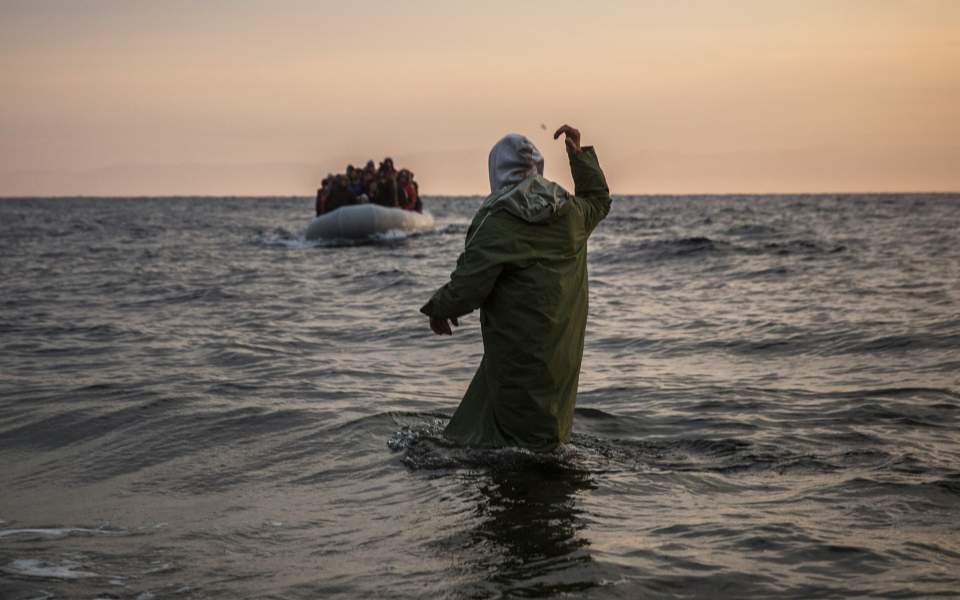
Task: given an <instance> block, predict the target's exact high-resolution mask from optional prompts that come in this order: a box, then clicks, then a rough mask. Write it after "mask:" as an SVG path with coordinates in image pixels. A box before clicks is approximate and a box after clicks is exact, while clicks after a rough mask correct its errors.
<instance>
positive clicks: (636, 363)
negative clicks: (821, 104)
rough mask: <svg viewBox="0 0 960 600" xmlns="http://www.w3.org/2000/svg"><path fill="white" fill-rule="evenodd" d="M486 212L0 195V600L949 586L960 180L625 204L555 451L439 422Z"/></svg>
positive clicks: (467, 329) (460, 346)
mask: <svg viewBox="0 0 960 600" xmlns="http://www.w3.org/2000/svg"><path fill="white" fill-rule="evenodd" d="M479 202H480V199H479V198H428V199H427V200H426V207H427V208H428V209H429V210H430V211H432V212H433V214H434V215H435V216H436V218H437V226H436V229H435V230H434V231H431V232H427V233H423V234H417V235H406V234H391V235H387V236H381V237H379V238H377V239H375V240H371V241H370V242H368V243H362V244H356V243H354V244H341V243H336V242H319V243H310V242H305V241H304V240H303V239H302V233H303V230H304V229H305V226H306V224H307V223H308V222H309V220H310V216H311V210H312V206H311V205H312V202H311V200H310V199H307V198H239V199H229V198H223V199H218V198H137V199H92V198H67V199H7V200H3V201H0V598H3V599H4V600H7V599H9V600H25V599H27V598H141V599H146V598H230V599H232V598H336V597H342V598H364V597H370V598H373V597H376V598H511V597H522V598H530V597H563V596H565V595H568V596H569V597H578V598H579V597H587V598H630V599H633V598H638V597H656V598H663V597H680V598H689V597H704V598H744V597H757V598H762V597H775V598H778V599H782V598H849V597H856V596H870V597H896V598H910V597H924V598H926V597H931V596H937V595H940V596H952V597H955V596H956V595H957V594H958V590H960V196H958V195H853V196H831V195H813V196H713V197H689V196H687V197H616V198H615V199H614V206H613V209H612V211H611V213H610V216H609V217H608V218H607V219H606V220H605V221H604V222H603V223H602V224H601V225H600V226H599V228H598V229H597V231H596V233H595V234H594V236H593V237H592V238H591V240H590V260H589V268H590V317H589V322H588V325H587V333H586V347H585V351H584V359H583V369H582V373H581V377H580V392H579V398H578V409H577V413H576V421H575V424H574V435H573V438H572V439H571V441H570V443H569V444H567V445H565V446H563V447H562V448H560V449H559V450H557V451H556V452H554V453H552V454H545V455H544V454H536V453H531V452H526V451H521V450H509V449H508V450H472V449H467V448H459V447H456V446H453V445H452V444H450V443H448V442H446V441H445V440H444V439H443V438H442V435H441V431H442V428H443V426H444V424H445V422H446V419H447V418H448V417H449V415H450V414H451V413H452V411H453V410H454V408H455V407H456V405H457V403H458V401H459V399H460V397H461V395H462V393H463V391H464V390H465V388H466V386H467V383H468V382H469V380H470V378H471V376H472V375H473V372H474V369H475V368H476V366H477V364H478V363H479V360H480V356H481V353H482V348H481V339H480V331H479V323H478V318H477V315H476V314H472V315H469V316H467V317H465V318H463V319H462V320H461V326H460V327H459V328H458V329H456V331H455V333H454V335H453V336H452V337H437V336H433V335H432V334H431V333H430V329H429V327H428V326H427V322H426V318H425V317H423V316H422V315H421V314H419V313H418V308H419V307H420V306H421V305H422V304H423V303H424V302H426V300H427V299H428V298H429V296H430V294H431V293H432V292H433V291H434V290H435V289H436V288H437V287H439V286H440V285H442V284H443V283H444V282H445V281H446V279H447V277H448V274H449V272H450V271H451V270H452V268H453V265H454V262H455V260H456V257H457V255H458V253H459V252H460V251H461V250H462V247H463V238H464V234H465V232H466V228H467V225H468V223H469V221H470V218H471V216H472V214H473V213H474V211H475V210H476V209H477V207H478V206H479Z"/></svg>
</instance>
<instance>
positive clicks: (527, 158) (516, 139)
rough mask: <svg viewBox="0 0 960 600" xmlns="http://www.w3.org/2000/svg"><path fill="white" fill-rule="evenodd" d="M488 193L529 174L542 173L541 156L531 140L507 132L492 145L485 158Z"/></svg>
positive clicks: (517, 181)
mask: <svg viewBox="0 0 960 600" xmlns="http://www.w3.org/2000/svg"><path fill="white" fill-rule="evenodd" d="M487 167H488V170H489V174H490V193H496V192H497V191H499V190H501V189H503V188H505V187H507V186H511V185H516V184H518V183H520V182H521V181H523V180H524V179H526V178H527V177H530V176H531V175H543V156H542V155H541V154H540V151H539V150H537V147H536V146H534V145H533V142H531V141H530V140H528V139H527V138H526V137H524V136H522V135H520V134H518V133H508V134H507V135H505V136H503V138H502V139H501V140H500V141H499V142H497V143H496V144H494V145H493V148H492V149H491V150H490V157H489V159H488V160H487Z"/></svg>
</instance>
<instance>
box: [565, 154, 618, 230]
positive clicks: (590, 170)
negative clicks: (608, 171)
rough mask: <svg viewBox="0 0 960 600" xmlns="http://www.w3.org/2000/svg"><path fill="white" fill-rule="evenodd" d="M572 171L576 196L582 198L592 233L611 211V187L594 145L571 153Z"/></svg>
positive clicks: (587, 222)
mask: <svg viewBox="0 0 960 600" xmlns="http://www.w3.org/2000/svg"><path fill="white" fill-rule="evenodd" d="M570 172H571V174H572V175H573V185H574V196H576V197H577V198H579V199H580V206H581V207H582V210H583V213H584V221H585V224H586V228H587V233H590V232H592V231H593V229H594V228H595V227H596V226H597V224H598V223H600V221H602V220H603V218H604V217H606V216H607V213H609V212H610V189H609V188H608V187H607V180H606V178H605V177H604V176H603V171H602V170H601V169H600V162H599V161H598V160H597V153H596V152H595V151H594V149H593V146H585V147H584V148H581V149H580V152H577V153H575V154H571V155H570Z"/></svg>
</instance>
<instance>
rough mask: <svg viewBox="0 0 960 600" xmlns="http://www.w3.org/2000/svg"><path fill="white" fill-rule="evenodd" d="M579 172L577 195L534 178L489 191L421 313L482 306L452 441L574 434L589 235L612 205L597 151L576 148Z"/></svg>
mask: <svg viewBox="0 0 960 600" xmlns="http://www.w3.org/2000/svg"><path fill="white" fill-rule="evenodd" d="M541 164H542V162H541ZM541 169H542V166H541ZM570 169H571V171H572V173H573V181H574V184H575V195H570V194H569V193H568V192H566V191H565V190H564V189H563V188H561V187H560V186H559V185H557V184H556V183H553V182H551V181H547V180H546V179H544V178H543V177H542V176H540V175H532V176H528V177H526V178H524V179H523V180H522V181H520V182H519V183H517V184H515V185H512V186H508V187H505V188H503V189H501V190H498V191H497V192H495V193H493V194H492V195H491V196H489V197H488V198H487V199H486V200H485V201H484V203H483V204H482V205H481V207H480V209H479V210H478V211H477V214H476V216H475V217H474V218H473V222H472V223H471V225H470V228H469V229H468V231H467V237H466V243H465V247H464V251H463V253H462V254H461V255H460V257H459V258H458V259H457V267H456V270H454V272H453V273H452V274H451V276H450V281H449V282H448V283H447V284H446V285H444V286H443V287H442V288H440V289H439V290H438V291H437V292H436V293H435V294H434V295H433V297H432V298H431V299H430V301H429V302H427V304H426V305H424V306H423V308H421V309H420V310H421V312H423V313H424V314H426V315H428V316H431V317H437V318H445V319H449V318H452V317H460V316H463V315H465V314H467V313H469V312H471V311H473V310H475V309H477V308H479V309H480V327H481V331H482V335H483V360H482V361H481V362H480V367H479V368H478V369H477V372H476V375H474V377H473V381H472V382H471V383H470V387H469V388H468V389H467V392H466V394H465V395H464V397H463V400H462V402H461V403H460V406H459V408H457V411H456V413H455V414H454V415H453V418H452V419H451V420H450V424H449V425H448V426H447V428H446V430H445V431H444V435H445V436H446V437H447V438H448V439H451V440H453V441H456V442H458V443H461V444H464V445H469V446H484V447H497V446H521V447H524V448H529V449H532V450H538V451H543V450H550V449H553V448H555V447H556V446H557V445H558V444H560V443H563V442H566V441H567V440H568V439H569V437H570V430H571V427H572V425H573V409H574V405H575V404H576V400H577V383H578V381H579V378H580V361H581V359H582V357H583V336H584V330H585V328H586V322H587V238H588V237H590V233H591V232H592V231H593V229H594V228H595V227H596V226H597V224H598V223H599V222H600V221H601V220H602V219H603V218H604V217H605V216H606V215H607V213H608V212H609V210H610V192H609V190H608V188H607V183H606V180H605V179H604V176H603V171H601V170H600V165H599V163H598V161H597V156H596V154H595V153H594V151H593V148H592V147H585V148H583V149H582V150H581V151H580V152H577V153H575V154H572V155H571V156H570Z"/></svg>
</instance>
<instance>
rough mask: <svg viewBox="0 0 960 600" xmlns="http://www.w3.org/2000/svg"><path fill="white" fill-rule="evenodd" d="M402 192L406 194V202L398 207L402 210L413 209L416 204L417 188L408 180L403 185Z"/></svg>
mask: <svg viewBox="0 0 960 600" xmlns="http://www.w3.org/2000/svg"><path fill="white" fill-rule="evenodd" d="M403 192H404V195H405V196H406V198H405V199H406V202H404V203H403V206H401V207H400V208H402V209H404V210H413V209H414V207H415V206H416V205H417V189H416V188H415V187H413V183H412V182H410V181H408V182H407V183H406V185H404V186H403Z"/></svg>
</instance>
